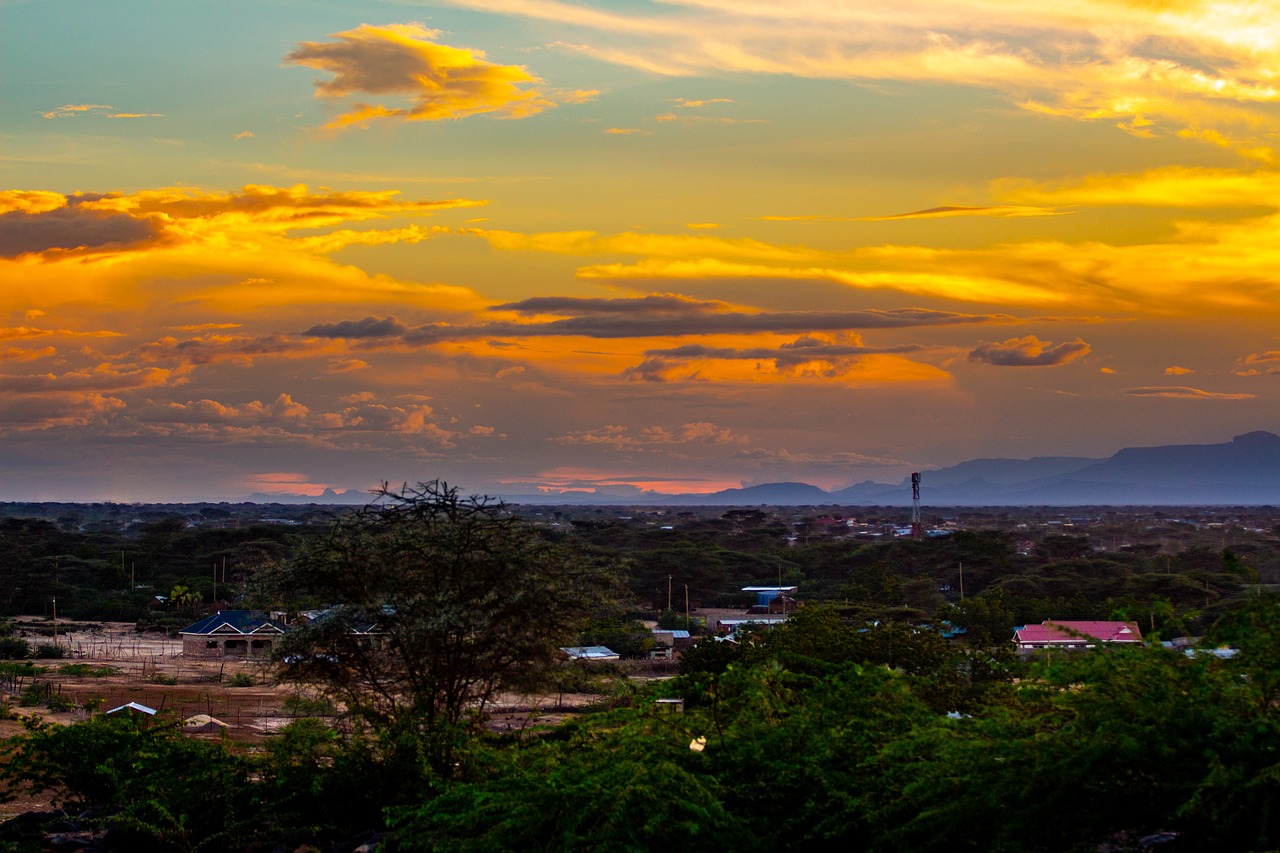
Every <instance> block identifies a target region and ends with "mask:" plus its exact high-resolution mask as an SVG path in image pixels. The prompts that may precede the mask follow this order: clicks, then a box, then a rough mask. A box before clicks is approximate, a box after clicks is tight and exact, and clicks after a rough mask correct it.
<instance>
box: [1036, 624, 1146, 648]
mask: <svg viewBox="0 0 1280 853" xmlns="http://www.w3.org/2000/svg"><path fill="white" fill-rule="evenodd" d="M1013 642H1014V643H1016V644H1017V646H1018V648H1020V649H1090V648H1093V647H1094V646H1096V645H1098V644H1099V643H1103V644H1114V645H1135V644H1140V643H1141V642H1142V630H1141V629H1139V628H1138V623H1137V622H1104V621H1097V622H1075V621H1066V620H1057V619H1046V620H1044V621H1043V622H1041V623H1040V624H1039V625H1023V626H1021V627H1018V628H1014V629H1013Z"/></svg>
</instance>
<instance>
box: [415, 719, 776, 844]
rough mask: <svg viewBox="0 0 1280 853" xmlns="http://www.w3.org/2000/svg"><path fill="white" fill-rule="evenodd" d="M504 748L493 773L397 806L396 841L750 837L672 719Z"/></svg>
mask: <svg viewBox="0 0 1280 853" xmlns="http://www.w3.org/2000/svg"><path fill="white" fill-rule="evenodd" d="M611 719H612V725H610V726H604V727H595V726H590V727H582V728H570V729H568V730H566V731H565V732H563V733H562V734H561V735H560V737H558V738H557V739H556V740H554V741H550V742H546V743H536V744H534V745H532V746H530V747H529V748H527V749H523V750H519V751H517V752H516V753H514V754H508V755H506V756H502V757H501V758H500V759H498V761H499V766H498V767H496V768H494V767H491V768H490V770H489V772H490V774H491V778H489V779H486V780H481V781H475V782H468V783H464V784H458V785H454V786H453V787H451V788H450V789H449V790H447V791H446V792H445V793H443V794H442V795H441V796H439V797H437V798H436V799H434V800H431V801H430V802H427V803H426V804H424V805H420V806H409V807H403V808H398V809H394V810H392V819H391V822H392V827H393V829H394V830H396V831H397V834H398V836H399V840H398V844H397V848H398V849H405V850H441V851H446V850H449V851H487V850H499V851H517V850H530V849H542V850H558V851H568V850H584V849H598V850H660V849H689V848H691V847H703V846H711V845H714V846H721V845H723V846H726V847H728V848H731V849H739V847H740V845H743V844H746V843H747V842H748V841H749V838H750V832H749V830H748V828H747V827H746V826H745V825H744V824H742V823H741V822H739V821H735V820H734V819H733V818H732V816H731V815H730V814H729V812H728V810H727V809H726V808H725V807H724V805H723V803H722V801H721V794H720V790H719V785H718V784H717V782H716V780H715V779H714V777H711V776H709V775H708V774H706V773H705V771H704V766H705V762H704V761H703V756H702V755H700V754H698V753H693V752H691V751H690V750H689V747H688V744H689V742H690V740H691V739H692V738H693V737H694V736H695V734H696V732H692V731H690V730H688V729H687V728H679V727H675V726H673V725H670V724H669V722H668V721H665V720H663V721H659V720H655V719H652V718H648V719H646V718H643V717H638V716H637V715H635V714H634V713H630V712H627V713H624V714H623V715H622V716H615V717H613V718H611Z"/></svg>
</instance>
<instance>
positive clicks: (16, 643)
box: [0, 637, 31, 660]
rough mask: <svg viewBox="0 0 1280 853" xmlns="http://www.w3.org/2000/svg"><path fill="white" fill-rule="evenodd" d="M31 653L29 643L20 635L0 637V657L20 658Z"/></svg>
mask: <svg viewBox="0 0 1280 853" xmlns="http://www.w3.org/2000/svg"><path fill="white" fill-rule="evenodd" d="M30 654H31V644H30V643H28V642H27V641H26V640H24V639H22V638H21V637H0V659H3V660H21V659H22V658H25V657H27V656H28V655H30Z"/></svg>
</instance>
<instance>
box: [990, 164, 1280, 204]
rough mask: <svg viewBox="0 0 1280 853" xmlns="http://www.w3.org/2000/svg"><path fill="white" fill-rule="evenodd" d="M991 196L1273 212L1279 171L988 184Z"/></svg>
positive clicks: (1191, 171) (1177, 171)
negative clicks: (1267, 210)
mask: <svg viewBox="0 0 1280 853" xmlns="http://www.w3.org/2000/svg"><path fill="white" fill-rule="evenodd" d="M991 192H992V194H993V195H995V196H997V197H999V198H1005V199H1009V200H1012V201H1024V202H1030V203H1036V204H1079V205H1145V206H1159V207H1268V208H1277V207H1280V172H1275V171H1270V170H1264V169H1256V170H1250V171H1245V170H1241V169H1209V168H1197V167H1191V166H1167V167H1164V168H1160V169H1149V170H1147V171H1145V172H1140V173H1138V174H1101V175H1090V176H1089V177H1087V178H1084V179H1083V180H1072V181H1062V182H1057V183H1049V184H1037V183H1033V182H1030V181H1023V180H1017V179H1003V180H999V181H995V182H994V183H993V184H992V186H991Z"/></svg>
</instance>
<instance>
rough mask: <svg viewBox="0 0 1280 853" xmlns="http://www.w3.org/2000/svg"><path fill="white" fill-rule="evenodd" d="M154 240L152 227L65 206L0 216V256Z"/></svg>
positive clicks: (117, 214) (133, 220)
mask: <svg viewBox="0 0 1280 853" xmlns="http://www.w3.org/2000/svg"><path fill="white" fill-rule="evenodd" d="M154 237H155V231H154V230H153V229H152V227H151V225H150V224H148V223H147V222H144V221H142V220H139V219H134V218H133V217H131V216H127V215H125V214H123V213H102V212H98V211H92V210H84V209H83V208H81V207H79V206H78V205H76V204H75V203H74V201H73V203H72V204H70V205H69V206H68V207H61V208H58V209H57V210H50V211H46V212H44V213H23V212H21V211H11V212H9V213H4V214H0V257H6V258H13V257H17V256H18V255H23V254H27V253H29V252H47V251H49V250H50V249H83V248H97V247H100V246H120V245H129V244H133V243H140V242H143V241H145V240H149V239H152V238H154Z"/></svg>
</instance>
